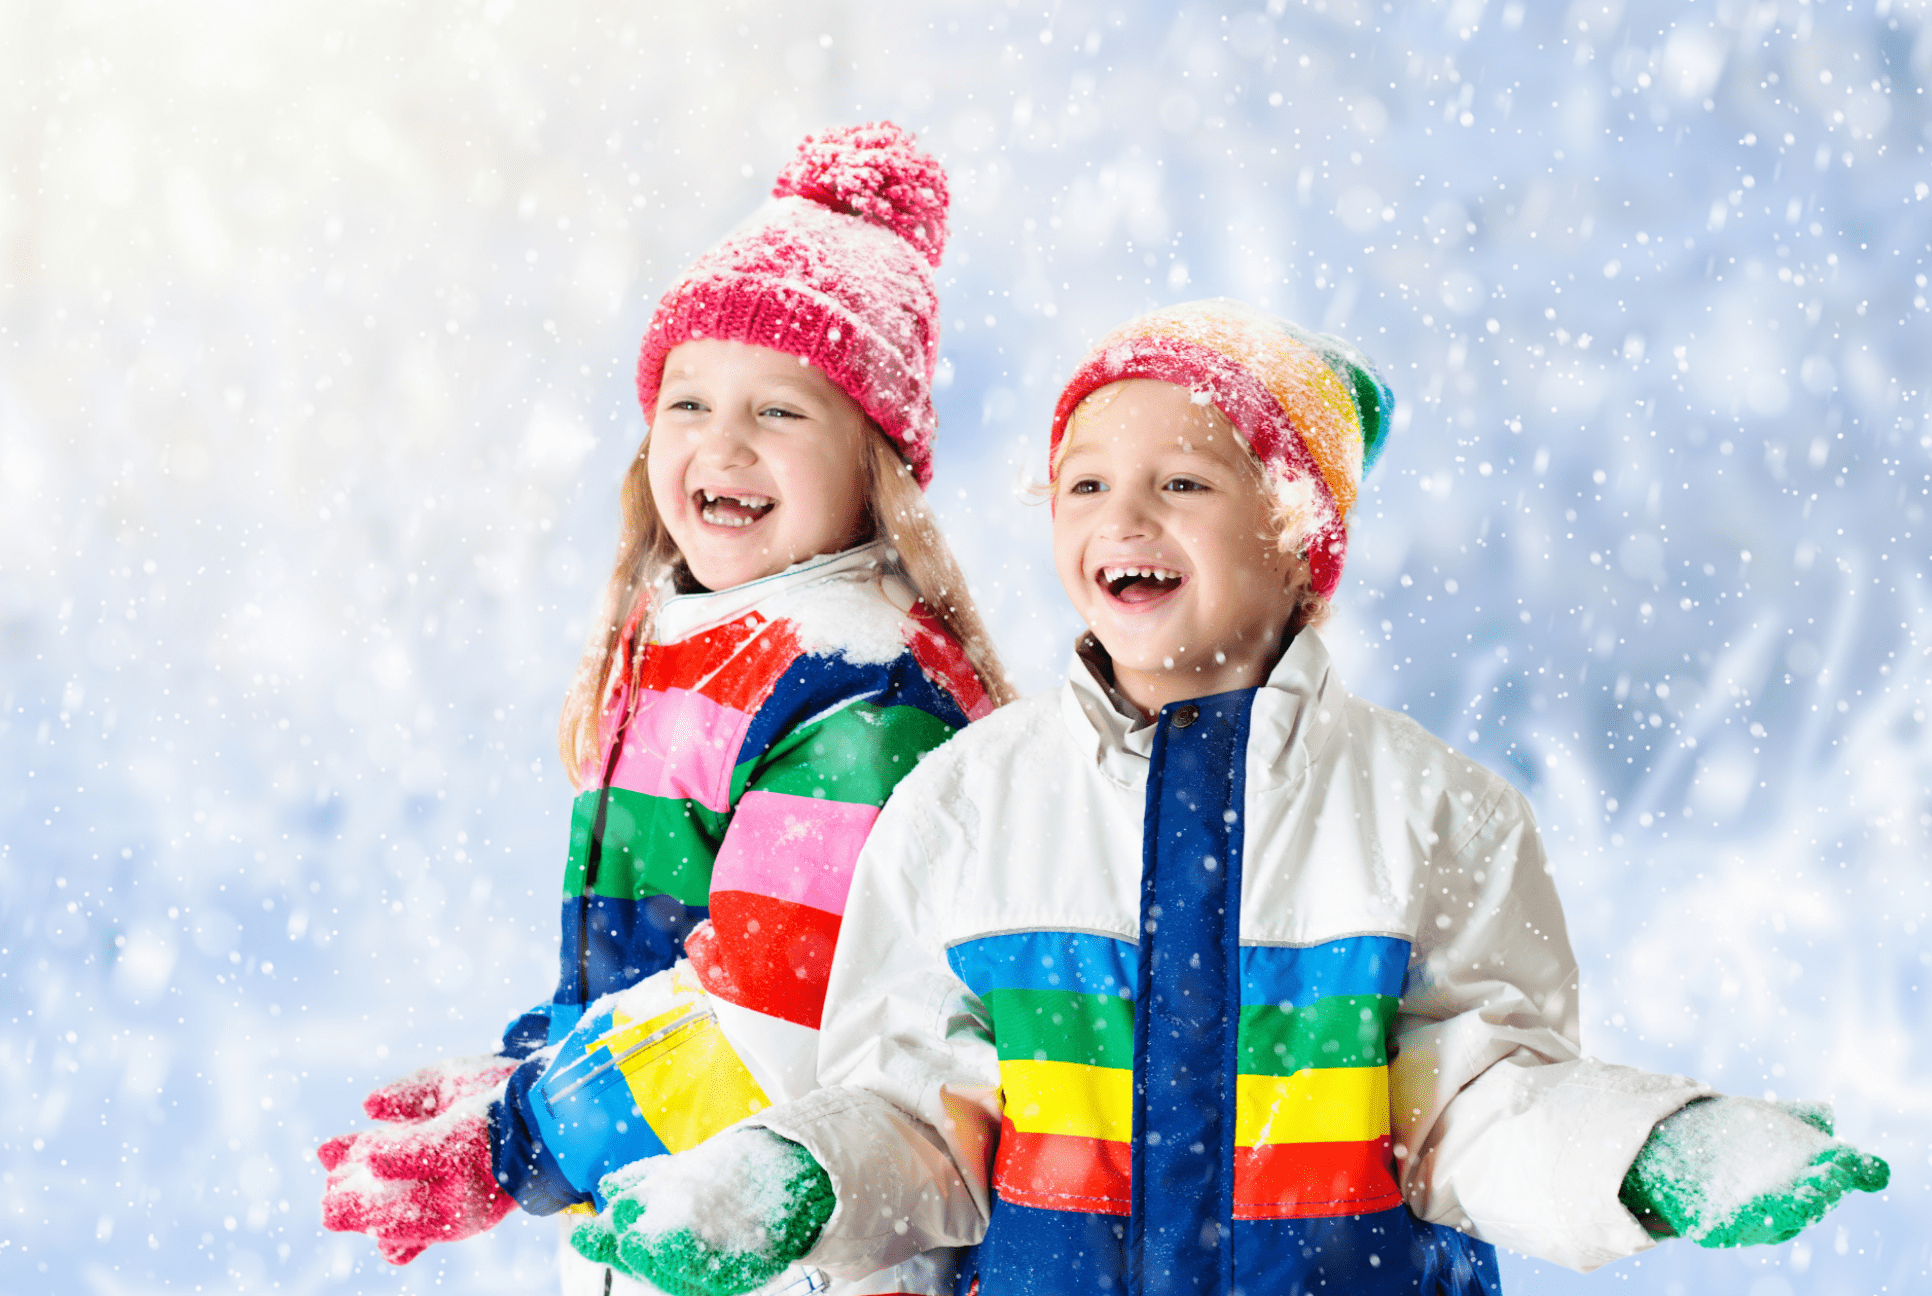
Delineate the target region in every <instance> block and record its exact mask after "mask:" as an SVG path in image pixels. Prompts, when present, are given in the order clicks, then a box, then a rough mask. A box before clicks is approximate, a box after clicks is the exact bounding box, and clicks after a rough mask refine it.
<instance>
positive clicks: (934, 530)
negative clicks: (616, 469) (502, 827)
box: [557, 419, 1019, 787]
mask: <svg viewBox="0 0 1932 1296" xmlns="http://www.w3.org/2000/svg"><path fill="white" fill-rule="evenodd" d="M866 428H867V435H866V438H865V447H864V450H863V451H862V453H863V454H864V457H865V464H864V468H865V502H866V522H867V526H866V530H865V534H864V539H867V540H880V539H882V540H884V541H885V542H886V544H887V546H888V547H887V550H886V553H887V568H886V571H885V572H882V573H881V578H883V576H885V575H887V574H891V575H896V576H898V577H900V578H901V579H902V580H904V581H905V582H906V583H907V584H908V585H910V586H911V587H912V590H913V592H914V593H915V594H917V595H918V597H919V600H920V602H922V603H924V604H925V605H926V609H927V611H929V612H930V613H932V615H933V617H934V619H936V620H937V621H938V622H939V624H940V625H941V626H942V627H944V629H945V631H946V633H947V634H948V635H950V636H952V638H953V639H954V640H955V641H956V642H957V643H958V644H959V646H960V648H961V649H962V650H964V652H965V654H966V660H967V661H968V662H970V663H971V664H972V667H973V670H974V671H975V672H976V673H977V674H978V675H979V681H980V685H981V687H983V688H984V689H985V690H986V696H987V698H988V699H989V700H991V702H992V703H993V705H994V706H996V707H998V706H1004V705H1006V704H1007V703H1008V702H1011V701H1013V700H1014V699H1016V698H1017V697H1018V696H1019V694H1018V692H1017V691H1016V690H1015V689H1014V687H1013V684H1012V681H1010V680H1009V679H1008V678H1007V676H1006V668H1005V666H1003V665H1002V664H1001V663H1000V659H999V654H998V653H997V652H996V651H995V650H994V648H993V640H992V638H991V636H989V635H988V634H987V633H986V624H985V622H984V621H982V620H981V619H980V615H979V609H978V608H977V607H975V606H974V604H973V596H972V594H971V592H970V591H968V590H967V588H966V578H965V576H964V575H963V574H962V573H961V572H960V570H959V563H958V562H957V561H956V560H955V559H954V558H953V554H952V550H951V549H950V548H949V547H948V546H947V544H946V538H945V536H943V535H941V534H940V531H939V523H938V520H937V519H936V518H935V517H934V516H933V512H932V507H931V506H930V505H929V504H927V503H926V496H925V493H924V492H923V491H921V490H920V489H919V483H918V482H917V481H916V480H914V478H913V475H912V468H911V466H910V465H908V464H907V463H906V461H905V460H904V459H902V458H900V456H899V452H898V451H897V450H896V449H894V448H893V445H892V442H890V441H889V440H887V439H886V436H885V434H884V433H883V432H881V431H879V429H878V426H877V425H876V424H874V423H872V422H871V420H869V419H868V420H867V422H866ZM649 447H650V436H649V434H648V433H647V434H646V435H645V439H644V442H643V443H642V444H641V445H639V446H638V449H637V457H636V458H635V459H633V460H632V461H631V466H630V469H629V470H628V471H627V472H626V473H625V474H624V486H623V496H622V498H623V522H622V526H621V529H620V530H619V532H618V539H617V561H616V563H615V565H614V566H613V567H612V569H611V575H610V580H609V582H608V583H607V584H606V585H605V586H604V596H603V598H602V600H601V601H600V602H599V604H598V609H597V615H596V618H595V619H594V620H593V621H592V622H591V631H590V640H589V642H588V643H587V644H585V645H584V656H583V660H582V662H580V663H579V665H578V667H577V674H576V677H575V678H574V679H573V680H572V681H571V684H570V689H569V691H568V692H567V693H566V694H565V695H564V704H563V714H562V715H561V716H560V717H558V721H557V747H558V750H559V752H560V753H561V754H562V756H563V764H564V770H565V772H566V773H568V774H569V775H570V781H571V782H572V783H573V784H575V785H576V786H578V787H583V786H586V785H587V784H588V783H589V781H590V778H589V777H587V774H589V775H594V774H595V773H596V772H597V771H596V763H597V760H598V758H599V757H600V756H601V755H602V754H603V753H602V751H601V750H600V748H601V745H602V739H603V733H602V718H603V711H604V706H605V703H606V700H607V699H608V697H609V695H610V691H611V689H612V687H613V686H614V685H615V684H616V683H617V682H618V680H619V679H620V678H621V676H622V673H623V668H624V666H625V663H624V662H623V661H621V660H620V659H619V657H620V654H619V647H620V645H621V643H622V642H623V639H624V629H625V626H626V625H628V624H629V622H630V621H631V619H632V617H633V616H636V617H637V618H638V625H637V634H636V637H635V639H634V641H633V642H634V644H635V647H636V650H637V651H641V650H642V649H643V647H644V646H645V645H646V644H648V643H650V641H651V630H652V621H653V617H652V611H653V609H652V608H651V607H650V604H649V600H650V598H651V593H652V591H653V589H655V588H656V586H657V584H658V583H659V582H660V581H661V580H663V579H664V578H665V577H667V576H672V577H674V576H676V575H678V574H679V569H680V568H681V566H682V564H683V556H682V555H681V554H679V552H678V547H677V542H676V541H674V540H673V539H672V538H671V532H670V530H669V529H668V528H667V527H666V526H665V525H664V519H663V517H662V516H661V515H659V513H658V511H657V502H656V501H655V500H653V499H652V498H651V481H650V474H649V468H648V466H647V451H648V449H649Z"/></svg>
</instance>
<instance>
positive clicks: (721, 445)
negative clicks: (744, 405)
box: [693, 410, 758, 468]
mask: <svg viewBox="0 0 1932 1296" xmlns="http://www.w3.org/2000/svg"><path fill="white" fill-rule="evenodd" d="M751 431H752V423H751V420H749V419H747V418H745V417H743V416H742V415H738V414H733V413H729V412H726V411H722V410H721V411H719V412H718V413H717V414H715V415H714V416H713V417H711V418H709V419H706V420H705V424H704V426H703V427H702V428H701V429H699V430H698V431H697V432H695V433H694V434H693V435H694V436H695V437H696V438H697V442H698V444H697V446H696V449H695V455H696V457H697V458H698V459H699V460H700V461H702V462H703V463H704V464H705V465H707V466H708V467H712V468H743V467H745V466H746V465H747V464H750V463H751V462H752V461H753V460H755V459H757V457H758V453H757V451H756V450H755V449H753V448H752V441H751V435H750V434H751Z"/></svg>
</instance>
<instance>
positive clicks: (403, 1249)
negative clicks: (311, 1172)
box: [316, 1072, 516, 1265]
mask: <svg viewBox="0 0 1932 1296" xmlns="http://www.w3.org/2000/svg"><path fill="white" fill-rule="evenodd" d="M417 1074H418V1075H420V1074H421V1073H420V1072H418V1073H417ZM505 1074H507V1072H506V1073H505ZM411 1079H414V1077H411ZM404 1083H407V1082H404ZM394 1087H395V1086H391V1088H394ZM378 1092H379V1093H381V1092H384V1091H378ZM501 1092H502V1081H501V1080H499V1081H498V1082H497V1083H496V1084H495V1085H493V1086H491V1087H489V1088H487V1089H478V1088H474V1087H472V1088H471V1089H470V1090H469V1091H468V1092H467V1093H466V1094H465V1095H464V1096H462V1097H460V1098H456V1099H454V1100H453V1101H451V1102H450V1103H449V1104H448V1105H447V1106H446V1107H445V1108H444V1109H443V1110H441V1111H439V1112H438V1113H437V1114H436V1115H433V1116H430V1117H427V1118H421V1119H411V1120H410V1121H408V1122H407V1123H403V1124H383V1125H379V1126H377V1127H376V1128H375V1129H372V1130H367V1131H364V1132H363V1133H360V1134H343V1135H341V1136H339V1137H337V1138H332V1139H330V1140H329V1141H328V1142H327V1143H324V1144H323V1145H322V1146H321V1147H319V1148H317V1149H316V1156H317V1158H318V1159H319V1160H320V1161H321V1162H322V1165H323V1168H325V1169H326V1170H327V1171H328V1172H329V1180H328V1185H327V1186H326V1187H325V1188H324V1189H323V1190H322V1223H323V1225H324V1227H326V1228H331V1229H334V1230H336V1231H337V1232H340V1233H368V1234H370V1235H371V1236H373V1237H374V1238H375V1239H376V1245H377V1247H378V1249H380V1250H381V1252H382V1255H383V1259H385V1260H388V1261H389V1262H390V1263H391V1264H399V1265H400V1264H408V1263H409V1262H410V1261H411V1260H414V1259H415V1258H416V1257H417V1256H419V1255H421V1254H422V1253H423V1250H424V1248H426V1247H428V1246H429V1244H430V1243H432V1242H455V1241H459V1240H461V1239H463V1238H466V1237H472V1236H474V1235H475V1234H478V1233H481V1232H483V1231H484V1230H485V1229H488V1228H490V1227H492V1226H494V1225H495V1224H496V1223H498V1222H499V1221H500V1220H502V1218H503V1217H504V1216H505V1215H507V1214H509V1213H510V1211H511V1209H512V1208H513V1207H514V1206H515V1205H516V1203H515V1202H514V1201H513V1200H511V1198H510V1196H509V1195H508V1194H507V1193H505V1192H504V1191H503V1189H502V1188H500V1187H498V1186H497V1182H496V1178H495V1175H494V1172H493V1168H492V1165H491V1155H490V1127H489V1105H490V1102H491V1101H492V1100H493V1099H495V1098H496V1097H498V1096H499V1095H500V1094H501ZM372 1101H373V1098H372ZM372 1110H373V1108H372ZM418 1110H420V1106H419V1107H418Z"/></svg>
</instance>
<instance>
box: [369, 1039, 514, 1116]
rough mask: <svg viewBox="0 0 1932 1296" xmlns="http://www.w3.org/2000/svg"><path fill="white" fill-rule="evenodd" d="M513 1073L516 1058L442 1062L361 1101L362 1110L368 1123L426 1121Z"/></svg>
mask: <svg viewBox="0 0 1932 1296" xmlns="http://www.w3.org/2000/svg"><path fill="white" fill-rule="evenodd" d="M516 1069H517V1059H516V1058H506V1057H498V1056H497V1055H495V1054H484V1055H483V1056H481V1057H460V1058H444V1059H443V1060H442V1061H441V1062H432V1063H430V1064H429V1065H428V1066H426V1067H418V1068H417V1069H416V1070H414V1071H411V1072H410V1073H409V1074H408V1075H406V1076H404V1077H403V1078H402V1079H400V1080H393V1081H391V1082H390V1083H388V1084H386V1085H384V1086H382V1088H380V1089H377V1090H376V1091H375V1092H373V1093H371V1094H370V1095H369V1096H368V1097H367V1098H364V1099H363V1100H362V1110H364V1111H366V1112H368V1113H369V1117H370V1119H371V1120H379V1121H420V1120H427V1119H428V1118H430V1117H431V1116H435V1115H437V1114H439V1113H441V1112H445V1111H448V1110H449V1109H450V1108H451V1107H452V1106H453V1105H455V1104H456V1103H457V1102H459V1101H460V1100H462V1099H464V1098H467V1097H469V1096H470V1095H472V1094H477V1093H482V1092H484V1091H485V1090H489V1089H496V1088H499V1087H500V1086H501V1085H502V1084H503V1082H504V1081H505V1080H508V1079H509V1078H510V1073H511V1072H512V1071H514V1070H516Z"/></svg>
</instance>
